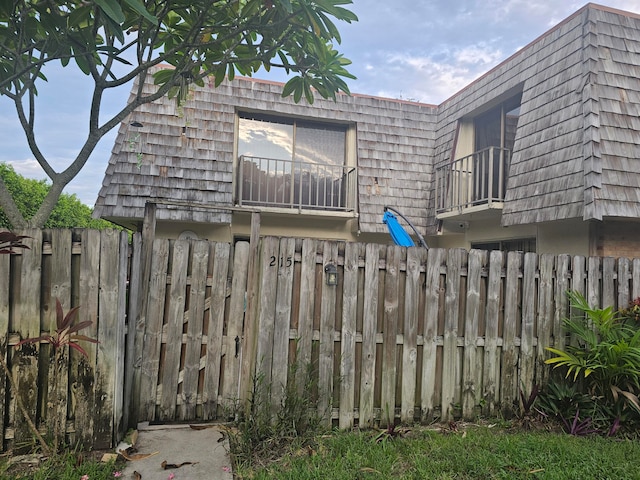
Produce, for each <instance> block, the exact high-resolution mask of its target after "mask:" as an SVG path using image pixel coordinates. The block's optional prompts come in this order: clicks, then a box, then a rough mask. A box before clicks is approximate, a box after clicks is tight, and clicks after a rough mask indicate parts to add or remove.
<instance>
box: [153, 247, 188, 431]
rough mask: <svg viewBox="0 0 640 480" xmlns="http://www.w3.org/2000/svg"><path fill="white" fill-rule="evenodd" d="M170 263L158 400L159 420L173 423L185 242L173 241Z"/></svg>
mask: <svg viewBox="0 0 640 480" xmlns="http://www.w3.org/2000/svg"><path fill="white" fill-rule="evenodd" d="M172 246H173V250H172V252H173V255H172V261H171V285H170V286H169V291H168V297H167V299H166V301H165V304H166V308H167V314H166V335H167V338H168V339H171V340H170V341H167V342H166V344H165V345H166V347H165V350H164V364H163V369H162V379H161V382H162V397H161V400H160V410H159V412H158V419H159V420H173V419H174V418H175V415H176V397H177V396H178V378H179V374H180V354H181V353H182V330H183V324H184V310H185V303H186V298H185V292H186V290H187V265H188V262H189V242H188V241H187V240H177V241H176V242H175V243H173V245H172Z"/></svg>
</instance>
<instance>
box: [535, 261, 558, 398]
mask: <svg viewBox="0 0 640 480" xmlns="http://www.w3.org/2000/svg"><path fill="white" fill-rule="evenodd" d="M554 261H555V257H554V256H553V255H549V254H544V255H541V256H540V281H539V286H538V319H537V322H538V330H537V332H538V345H537V348H536V360H535V369H536V376H535V380H534V381H535V384H536V385H538V386H542V385H546V383H547V381H548V378H549V366H548V365H546V364H545V363H544V362H545V360H546V359H547V358H549V355H548V354H547V351H546V350H545V348H547V347H550V346H551V344H552V343H551V339H552V336H553V329H554V326H553V319H554V308H553V268H554Z"/></svg>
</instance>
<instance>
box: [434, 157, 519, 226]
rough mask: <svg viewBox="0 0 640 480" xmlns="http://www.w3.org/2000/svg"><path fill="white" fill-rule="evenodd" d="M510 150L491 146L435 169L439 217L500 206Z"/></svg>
mask: <svg viewBox="0 0 640 480" xmlns="http://www.w3.org/2000/svg"><path fill="white" fill-rule="evenodd" d="M510 161H511V150H508V149H506V148H500V147H489V148H486V149H484V150H480V151H478V152H475V153H472V154H471V155H468V156H466V157H463V158H460V159H458V160H454V161H453V162H452V163H451V164H448V165H444V166H442V167H439V168H437V169H436V214H440V213H449V212H456V211H457V212H460V213H464V210H467V209H470V208H472V207H478V206H482V205H486V206H487V208H496V207H501V205H496V204H501V203H502V202H504V195H505V191H506V185H507V172H508V171H509V163H510Z"/></svg>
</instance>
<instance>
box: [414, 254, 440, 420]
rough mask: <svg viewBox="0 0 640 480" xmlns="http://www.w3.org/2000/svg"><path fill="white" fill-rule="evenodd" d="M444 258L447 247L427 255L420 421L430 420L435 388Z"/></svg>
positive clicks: (434, 400)
mask: <svg viewBox="0 0 640 480" xmlns="http://www.w3.org/2000/svg"><path fill="white" fill-rule="evenodd" d="M445 258H446V250H444V249H442V248H432V249H430V250H429V253H428V254H427V266H426V274H425V308H424V331H423V334H422V335H423V347H422V391H421V395H420V402H421V407H420V408H421V418H422V421H423V422H430V421H431V420H432V419H433V410H434V406H435V402H436V399H435V388H436V375H437V373H438V372H436V354H437V350H438V347H437V343H436V342H437V335H438V310H439V301H440V267H441V265H442V264H443V263H444V261H445Z"/></svg>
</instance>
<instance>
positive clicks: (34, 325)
mask: <svg viewBox="0 0 640 480" xmlns="http://www.w3.org/2000/svg"><path fill="white" fill-rule="evenodd" d="M22 234H23V235H28V236H29V237H30V238H26V239H25V240H24V242H23V243H24V244H25V245H26V246H28V247H29V249H28V250H24V251H23V252H22V255H20V257H19V258H16V260H17V262H16V263H19V265H20V266H19V269H18V272H17V276H18V281H17V285H16V290H17V292H16V294H17V295H16V303H15V306H14V315H15V317H14V318H15V321H14V325H15V326H16V327H17V328H16V330H15V331H16V333H17V334H18V335H19V336H20V338H22V339H25V338H35V337H38V336H40V332H41V328H42V326H41V320H40V318H41V317H40V298H41V295H40V285H41V283H40V282H41V274H42V260H43V256H42V231H40V230H27V231H25V232H22ZM47 328H48V325H47ZM41 350H42V349H41V348H40V345H38V344H24V345H22V346H21V347H20V349H18V350H17V351H15V352H14V358H13V359H12V360H13V364H14V372H13V373H14V378H15V379H16V384H17V387H16V388H17V390H18V391H17V392H15V393H16V395H18V396H19V397H20V399H21V401H22V404H23V405H24V407H25V410H26V411H27V413H28V414H29V415H30V416H31V418H36V414H37V405H38V398H39V397H40V398H42V395H43V393H44V392H43V391H42V390H41V389H38V388H37V387H36V385H38V376H39V373H38V360H39V357H40V352H41ZM47 365H48V362H47ZM44 378H46V377H44ZM45 388H46V387H45ZM16 407H17V406H16V405H15V402H14V405H13V409H14V412H15V413H14V415H13V418H14V419H15V423H14V429H15V434H14V444H15V445H29V443H30V442H31V441H32V440H33V434H32V433H31V431H30V430H29V427H28V425H27V423H26V422H25V421H24V419H23V416H22V412H21V411H20V410H19V409H17V408H16Z"/></svg>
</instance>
